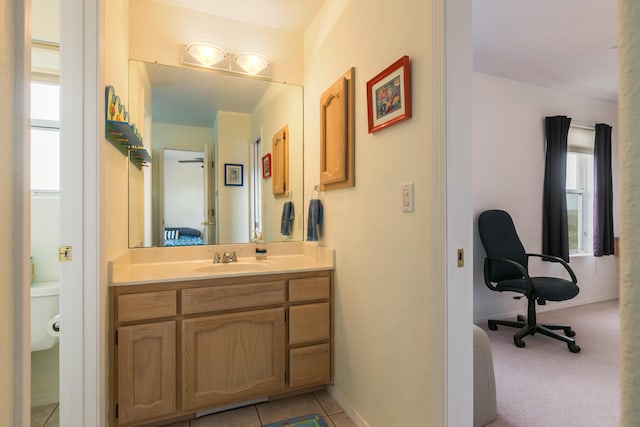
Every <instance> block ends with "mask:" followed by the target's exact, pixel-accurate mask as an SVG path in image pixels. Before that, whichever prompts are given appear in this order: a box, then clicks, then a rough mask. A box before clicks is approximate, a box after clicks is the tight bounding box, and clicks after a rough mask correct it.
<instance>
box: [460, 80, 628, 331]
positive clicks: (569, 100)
mask: <svg viewBox="0 0 640 427" xmlns="http://www.w3.org/2000/svg"><path fill="white" fill-rule="evenodd" d="M559 114H563V115H567V116H569V117H571V118H572V119H573V120H575V121H580V122H583V123H608V124H610V125H611V126H613V133H612V157H613V159H612V162H613V164H612V168H613V171H614V172H613V174H614V175H613V186H614V229H615V230H617V229H618V226H617V224H618V219H619V215H618V212H619V194H618V191H617V189H618V186H617V183H618V156H617V150H618V144H617V141H616V134H617V105H616V104H615V103H611V102H606V101H601V100H597V99H593V98H587V97H584V96H579V95H575V94H572V93H567V92H562V91H558V90H553V89H546V88H542V87H539V86H534V85H530V84H525V83H521V82H516V81H513V80H507V79H504V78H501V77H495V76H491V75H488V74H482V73H474V76H473V173H472V174H473V208H474V321H476V322H478V321H481V320H485V319H488V318H490V317H497V316H504V315H512V314H515V313H516V312H522V311H523V310H526V305H525V303H524V302H523V300H519V301H518V300H514V299H512V298H511V297H512V296H513V295H511V294H507V293H505V294H498V293H496V292H492V291H490V290H489V289H488V288H487V287H486V286H485V284H484V280H483V273H482V269H483V262H484V256H485V253H484V249H483V248H482V244H481V242H480V238H479V236H478V231H477V218H478V215H479V214H480V213H481V212H482V211H484V210H487V209H494V208H497V209H503V210H506V211H507V212H509V213H510V214H511V216H512V218H513V221H514V223H515V225H516V229H517V230H518V234H519V236H520V239H521V240H522V243H523V245H524V247H525V249H526V250H527V251H528V252H534V253H540V252H541V249H542V188H543V180H544V141H545V139H544V117H545V116H553V115H559ZM617 262H618V259H617V257H613V256H608V257H600V258H595V257H593V256H579V257H571V262H570V263H571V267H572V268H573V269H574V271H575V273H576V275H577V277H578V285H579V286H580V294H579V295H578V296H577V297H576V298H574V299H572V300H570V301H566V302H562V303H552V304H548V305H546V306H539V311H543V310H552V309H557V308H559V307H562V306H567V305H576V304H585V303H589V302H595V301H602V300H607V299H613V298H616V297H617V296H618V286H617V283H618V264H617ZM532 265H533V266H534V267H535V269H534V271H536V274H540V275H545V274H558V273H559V272H561V271H563V270H562V267H560V266H559V265H556V264H554V265H549V263H533V264H532Z"/></svg>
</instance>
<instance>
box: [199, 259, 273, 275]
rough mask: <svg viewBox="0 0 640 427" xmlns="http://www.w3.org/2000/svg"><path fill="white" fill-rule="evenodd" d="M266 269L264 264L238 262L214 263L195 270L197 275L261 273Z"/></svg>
mask: <svg viewBox="0 0 640 427" xmlns="http://www.w3.org/2000/svg"><path fill="white" fill-rule="evenodd" d="M265 268H266V265H265V264H262V263H260V262H251V261H238V262H229V263H214V264H209V265H206V266H203V267H197V268H196V269H195V271H196V272H198V273H234V272H249V271H261V270H264V269H265Z"/></svg>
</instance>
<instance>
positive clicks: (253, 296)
mask: <svg viewBox="0 0 640 427" xmlns="http://www.w3.org/2000/svg"><path fill="white" fill-rule="evenodd" d="M315 250H316V251H318V250H322V248H315ZM312 255H313V254H312ZM315 255H316V256H310V255H309V253H306V255H305V254H299V255H282V256H271V257H269V258H268V259H267V260H264V261H262V262H258V261H255V260H253V259H251V258H247V259H243V258H239V259H238V262H237V263H229V264H213V263H212V262H211V260H201V261H184V262H169V263H164V262H161V263H157V262H156V263H130V262H123V263H121V265H117V264H116V265H115V266H113V267H112V273H111V274H112V284H111V286H110V289H109V302H110V313H109V315H110V345H109V348H110V355H109V364H110V365H109V366H110V411H111V415H110V421H111V423H112V424H113V425H118V426H125V425H126V426H129V425H143V424H146V423H155V422H159V421H163V420H167V421H169V420H175V419H181V418H183V419H187V418H192V417H194V416H195V414H196V413H198V412H210V411H211V410H215V409H221V408H225V407H229V406H236V405H241V404H243V403H245V402H247V403H251V402H252V401H255V400H257V399H264V398H270V399H271V398H276V397H279V396H284V395H292V394H297V393H302V392H307V391H309V390H313V389H317V388H321V387H324V386H325V385H326V384H329V383H330V382H331V380H332V353H333V352H332V348H333V323H332V318H333V316H332V310H333V308H332V295H333V252H332V251H331V252H330V253H329V254H328V255H327V256H323V255H320V256H317V254H315ZM325 255H326V254H325ZM151 264H155V265H151ZM167 266H169V267H167ZM163 269H165V270H167V271H169V270H170V271H172V273H170V274H167V272H166V271H163ZM154 271H155V272H156V273H153V272H154ZM154 276H156V277H154ZM161 276H162V277H164V279H162V278H161Z"/></svg>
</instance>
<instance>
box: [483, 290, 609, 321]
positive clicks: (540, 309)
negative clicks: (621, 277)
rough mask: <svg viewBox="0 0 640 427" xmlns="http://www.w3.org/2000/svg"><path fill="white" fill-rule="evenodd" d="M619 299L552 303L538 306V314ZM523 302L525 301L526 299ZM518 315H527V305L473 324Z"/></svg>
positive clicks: (603, 296) (603, 298)
mask: <svg viewBox="0 0 640 427" xmlns="http://www.w3.org/2000/svg"><path fill="white" fill-rule="evenodd" d="M618 298H619V295H618V294H615V295H600V296H596V297H591V298H585V299H581V300H580V301H577V302H576V301H572V302H569V301H561V302H554V301H551V302H549V303H548V304H547V305H536V312H537V313H544V312H545V311H553V310H560V309H562V308H569V307H580V306H581V305H587V304H594V303H596V302H604V301H611V300H616V299H618ZM522 301H525V300H524V299H523V300H522ZM518 314H524V315H526V314H527V307H526V305H523V306H522V309H520V310H515V311H509V312H503V313H495V314H490V315H488V316H483V317H480V318H478V319H473V323H474V324H480V323H484V322H486V321H487V320H489V319H505V318H509V317H515V316H517V315H518Z"/></svg>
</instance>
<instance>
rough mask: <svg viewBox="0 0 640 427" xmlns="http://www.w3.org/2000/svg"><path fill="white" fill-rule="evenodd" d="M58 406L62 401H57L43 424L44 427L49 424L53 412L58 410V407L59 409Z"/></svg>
mask: <svg viewBox="0 0 640 427" xmlns="http://www.w3.org/2000/svg"><path fill="white" fill-rule="evenodd" d="M58 406H60V403H56V406H54V407H53V410H52V411H51V413H50V414H49V416H48V417H47V419H46V420H45V421H44V423H43V424H42V427H47V424H49V420H50V419H51V417H52V416H53V414H54V413H55V412H56V409H58Z"/></svg>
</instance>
